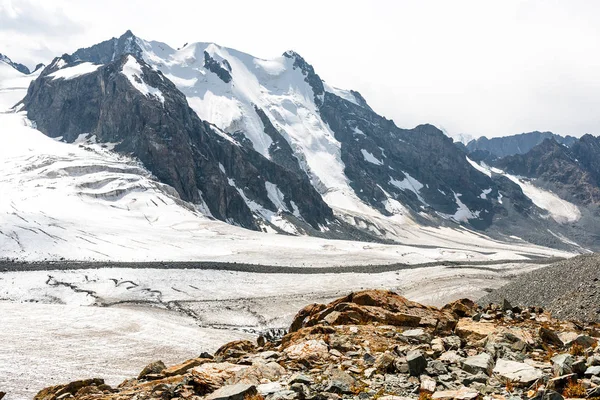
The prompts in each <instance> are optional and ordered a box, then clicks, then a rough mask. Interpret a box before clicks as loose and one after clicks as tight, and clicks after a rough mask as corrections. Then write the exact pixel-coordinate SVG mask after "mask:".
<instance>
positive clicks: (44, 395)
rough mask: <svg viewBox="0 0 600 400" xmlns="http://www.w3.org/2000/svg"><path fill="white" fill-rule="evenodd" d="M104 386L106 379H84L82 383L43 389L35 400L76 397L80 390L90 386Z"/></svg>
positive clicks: (76, 382)
mask: <svg viewBox="0 0 600 400" xmlns="http://www.w3.org/2000/svg"><path fill="white" fill-rule="evenodd" d="M101 385H104V379H98V378H95V379H84V380H80V381H74V382H71V383H68V384H66V385H58V386H51V387H48V388H45V389H42V390H41V391H40V392H39V393H38V394H37V395H36V396H35V397H34V400H56V399H58V398H59V397H61V396H65V397H67V396H69V395H75V394H76V393H77V392H78V391H79V390H81V389H82V388H85V387H88V386H101Z"/></svg>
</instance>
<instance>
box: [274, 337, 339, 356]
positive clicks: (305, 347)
mask: <svg viewBox="0 0 600 400" xmlns="http://www.w3.org/2000/svg"><path fill="white" fill-rule="evenodd" d="M283 352H284V353H285V355H287V357H288V358H289V359H291V360H304V361H324V360H328V359H329V349H328V348H327V344H326V343H325V342H324V341H323V340H321V339H319V340H317V339H311V340H307V341H304V342H301V343H298V344H295V345H292V346H289V347H287V348H286V349H284V350H283Z"/></svg>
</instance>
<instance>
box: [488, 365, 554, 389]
mask: <svg viewBox="0 0 600 400" xmlns="http://www.w3.org/2000/svg"><path fill="white" fill-rule="evenodd" d="M493 373H494V374H496V375H498V376H499V377H501V378H503V379H504V380H508V381H510V382H512V383H513V384H517V385H519V386H523V385H530V384H532V383H533V382H535V381H537V380H538V379H541V378H542V377H543V376H544V374H543V373H542V371H540V370H539V369H537V368H534V367H532V366H530V365H528V364H525V363H521V362H516V361H511V360H505V359H502V358H500V359H498V360H497V361H496V366H495V367H494V369H493Z"/></svg>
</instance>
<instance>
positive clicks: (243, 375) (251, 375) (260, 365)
mask: <svg viewBox="0 0 600 400" xmlns="http://www.w3.org/2000/svg"><path fill="white" fill-rule="evenodd" d="M284 374H285V368H283V367H282V366H281V365H279V364H277V363H276V362H274V361H270V362H264V361H260V362H254V363H252V365H251V366H249V367H248V368H244V369H241V370H239V371H237V372H235V374H234V377H233V380H234V381H235V382H236V383H237V382H245V383H254V384H260V383H262V382H263V381H265V380H269V381H276V380H279V378H280V377H281V376H282V375H284Z"/></svg>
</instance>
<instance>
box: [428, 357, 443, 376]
mask: <svg viewBox="0 0 600 400" xmlns="http://www.w3.org/2000/svg"><path fill="white" fill-rule="evenodd" d="M426 371H427V373H428V374H429V375H433V376H437V375H444V374H447V373H448V369H447V368H446V366H445V365H444V363H443V362H442V361H440V360H433V361H431V362H428V363H427V369H426Z"/></svg>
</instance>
